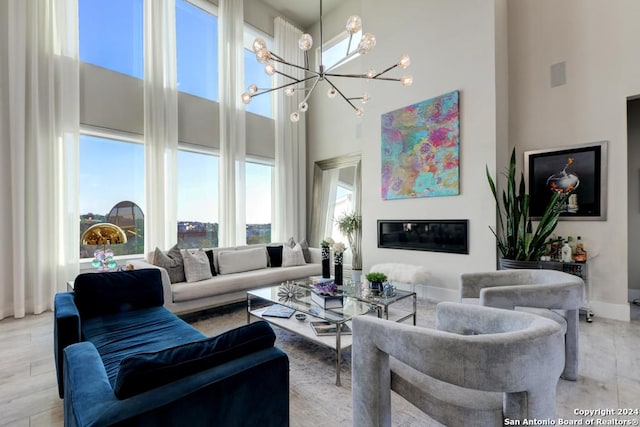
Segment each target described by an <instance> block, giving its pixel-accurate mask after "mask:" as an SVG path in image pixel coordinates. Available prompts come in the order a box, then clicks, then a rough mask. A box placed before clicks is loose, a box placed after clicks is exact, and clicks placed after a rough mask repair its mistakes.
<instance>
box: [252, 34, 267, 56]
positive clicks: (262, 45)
mask: <svg viewBox="0 0 640 427" xmlns="http://www.w3.org/2000/svg"><path fill="white" fill-rule="evenodd" d="M266 48H267V43H266V42H265V41H264V40H262V39H261V38H257V39H255V40H254V41H253V53H258V51H259V50H260V49H266Z"/></svg>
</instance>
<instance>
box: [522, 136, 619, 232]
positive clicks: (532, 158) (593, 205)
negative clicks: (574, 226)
mask: <svg viewBox="0 0 640 427" xmlns="http://www.w3.org/2000/svg"><path fill="white" fill-rule="evenodd" d="M524 177H525V185H526V186H527V191H528V193H529V194H530V196H531V205H530V213H531V218H532V219H539V218H540V217H541V216H542V214H543V213H544V210H545V208H546V206H547V204H548V202H549V200H550V198H551V196H552V195H553V192H554V191H564V192H566V191H570V190H573V194H571V196H569V199H568V202H567V203H566V204H565V206H564V207H563V209H562V212H561V213H560V219H561V220H582V221H585V220H587V221H589V220H597V221H605V220H606V219H607V141H600V142H594V143H589V144H580V145H572V146H569V147H561V148H553V149H543V150H534V151H527V152H525V153H524Z"/></svg>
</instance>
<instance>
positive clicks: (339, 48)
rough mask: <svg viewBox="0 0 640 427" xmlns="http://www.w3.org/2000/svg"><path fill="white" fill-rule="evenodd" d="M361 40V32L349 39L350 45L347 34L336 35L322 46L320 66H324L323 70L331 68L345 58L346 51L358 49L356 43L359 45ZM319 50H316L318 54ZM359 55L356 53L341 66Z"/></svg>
mask: <svg viewBox="0 0 640 427" xmlns="http://www.w3.org/2000/svg"><path fill="white" fill-rule="evenodd" d="M361 38H362V30H361V31H358V32H357V33H355V34H354V35H353V38H352V39H351V44H349V34H348V33H347V32H346V31H345V32H342V33H340V34H338V35H337V36H336V37H334V38H333V39H331V40H329V41H328V42H326V43H325V44H324V45H323V46H322V65H324V68H325V70H327V69H329V68H331V67H333V66H334V65H335V64H336V63H338V61H340V60H341V59H342V58H344V57H345V55H346V54H347V49H349V52H353V51H355V50H357V49H358V43H360V39H361ZM319 51H320V49H318V50H317V52H319ZM359 55H360V54H359V53H356V54H355V55H353V56H352V57H351V58H349V59H348V60H346V61H344V62H343V63H342V64H340V65H343V64H346V63H347V62H349V61H351V60H352V59H354V58H357V57H358V56H359Z"/></svg>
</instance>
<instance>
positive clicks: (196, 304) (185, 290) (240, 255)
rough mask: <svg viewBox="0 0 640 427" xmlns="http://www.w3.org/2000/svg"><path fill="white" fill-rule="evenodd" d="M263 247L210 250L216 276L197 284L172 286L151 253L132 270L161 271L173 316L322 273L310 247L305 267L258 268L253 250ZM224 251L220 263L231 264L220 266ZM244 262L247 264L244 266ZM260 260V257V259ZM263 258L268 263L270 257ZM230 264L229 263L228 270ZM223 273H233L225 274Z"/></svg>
mask: <svg viewBox="0 0 640 427" xmlns="http://www.w3.org/2000/svg"><path fill="white" fill-rule="evenodd" d="M272 245H276V244H270V245H269V246H272ZM266 246H267V245H265V244H258V245H247V246H238V247H230V248H214V249H212V251H213V254H214V258H213V259H214V265H215V270H216V272H218V274H217V275H216V276H213V277H212V278H211V279H205V280H201V281H198V282H180V283H173V284H172V283H171V281H170V279H169V274H168V272H167V270H166V269H164V268H162V267H159V266H156V265H154V264H153V261H154V260H153V256H154V253H153V252H151V253H150V254H148V255H147V260H137V261H131V264H132V265H133V267H134V268H135V269H141V268H157V269H159V270H160V271H161V275H162V286H163V290H164V306H165V307H166V308H167V309H168V310H170V311H171V312H173V313H175V314H186V313H190V312H195V311H200V310H204V309H207V308H213V307H219V306H223V305H227V304H230V303H234V302H239V301H244V300H245V299H246V292H247V290H250V289H256V288H260V287H266V286H271V285H274V284H279V283H282V282H286V281H287V280H297V279H303V278H307V277H309V276H315V275H319V274H321V273H322V265H321V254H320V248H309V253H310V263H307V264H305V265H296V266H292V267H269V266H268V265H267V263H265V265H264V267H263V268H257V267H258V266H257V265H256V256H255V253H256V252H255V250H256V248H263V249H264V251H265V253H266V252H267V249H266ZM242 251H245V252H242ZM223 252H224V254H223V255H222V256H223V260H232V261H230V262H229V261H224V262H223V265H222V266H221V265H220V263H219V261H220V260H219V257H220V254H221V253H223ZM243 259H245V261H246V262H244V263H243V262H242V261H243ZM260 259H262V258H261V257H260ZM265 259H266V260H267V261H268V260H269V256H267V257H266V258H265ZM230 263H231V264H232V265H231V268H230ZM243 264H244V265H247V266H248V267H247V268H251V269H250V270H248V271H238V270H243V268H242V265H243ZM260 264H261V263H260ZM221 267H222V269H221ZM221 270H222V271H221ZM225 270H227V271H234V272H229V273H225Z"/></svg>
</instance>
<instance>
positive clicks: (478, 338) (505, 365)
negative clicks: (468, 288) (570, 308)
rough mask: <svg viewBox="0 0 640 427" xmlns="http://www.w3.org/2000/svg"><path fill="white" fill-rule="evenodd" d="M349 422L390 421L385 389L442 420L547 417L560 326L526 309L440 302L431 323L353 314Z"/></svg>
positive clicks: (476, 422) (551, 410) (560, 353)
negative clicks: (431, 325)
mask: <svg viewBox="0 0 640 427" xmlns="http://www.w3.org/2000/svg"><path fill="white" fill-rule="evenodd" d="M352 352H353V354H355V355H357V357H354V358H353V362H352V363H353V367H352V387H353V425H354V426H356V427H360V426H367V427H370V426H389V425H391V402H390V400H391V397H390V389H392V390H394V391H395V392H396V393H398V394H399V395H401V396H402V397H403V398H405V399H406V400H408V401H409V402H411V403H412V404H413V405H415V406H416V407H418V408H419V409H421V410H422V411H423V412H425V413H426V414H428V415H429V416H430V417H431V418H433V419H435V420H436V421H438V422H440V423H443V424H445V425H447V426H490V425H494V426H502V425H504V420H505V419H506V418H509V419H511V420H516V419H519V420H522V419H524V418H528V419H534V418H535V419H553V418H555V411H556V387H557V384H558V378H559V377H560V373H561V372H562V368H563V366H564V345H563V337H562V329H561V328H560V326H559V325H558V324H557V323H556V322H553V321H551V320H549V319H545V318H542V317H539V316H535V315H532V314H529V313H522V312H517V311H507V310H500V309H494V308H488V307H481V306H472V305H467V304H459V303H450V302H443V303H440V304H438V306H437V308H436V329H427V328H420V327H415V326H409V325H405V324H401V323H394V322H390V321H387V320H381V319H377V318H373V317H371V316H358V317H356V318H354V319H353V349H352Z"/></svg>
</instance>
